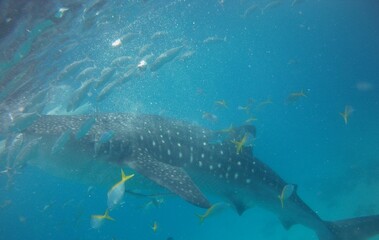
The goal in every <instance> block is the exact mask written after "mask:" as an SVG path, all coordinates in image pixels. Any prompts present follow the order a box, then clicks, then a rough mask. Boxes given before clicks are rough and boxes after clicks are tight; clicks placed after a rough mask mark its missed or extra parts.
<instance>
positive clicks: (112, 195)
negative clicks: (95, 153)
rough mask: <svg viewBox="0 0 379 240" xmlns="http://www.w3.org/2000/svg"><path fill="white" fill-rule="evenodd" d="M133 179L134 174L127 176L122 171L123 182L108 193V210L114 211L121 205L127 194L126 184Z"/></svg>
mask: <svg viewBox="0 0 379 240" xmlns="http://www.w3.org/2000/svg"><path fill="white" fill-rule="evenodd" d="M132 177H134V174H131V175H128V176H126V175H125V173H124V171H123V170H122V169H121V181H119V182H118V183H116V184H115V185H113V187H112V188H111V189H110V190H109V191H108V209H113V208H114V207H115V206H116V205H117V204H119V203H120V201H121V199H122V198H123V196H124V194H125V182H126V181H128V180H129V179H131V178H132Z"/></svg>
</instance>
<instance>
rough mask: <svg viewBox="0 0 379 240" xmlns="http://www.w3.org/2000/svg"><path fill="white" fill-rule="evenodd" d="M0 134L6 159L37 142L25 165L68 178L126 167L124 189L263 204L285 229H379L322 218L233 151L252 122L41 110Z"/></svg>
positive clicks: (323, 233)
mask: <svg viewBox="0 0 379 240" xmlns="http://www.w3.org/2000/svg"><path fill="white" fill-rule="evenodd" d="M17 129H18V130H17ZM0 133H1V134H2V135H4V133H6V135H8V136H12V135H13V136H14V135H16V138H13V139H17V141H16V140H12V138H11V137H8V139H7V144H6V146H7V149H8V156H9V155H11V156H14V155H16V154H15V152H14V149H18V150H19V149H23V147H22V146H23V145H25V146H28V143H30V142H33V143H34V144H33V148H32V149H33V150H32V151H30V153H29V154H28V163H30V164H31V165H35V166H38V167H40V168H42V169H44V170H46V171H49V172H51V173H52V174H55V175H58V176H62V177H65V178H69V179H74V180H81V181H83V182H87V183H90V184H98V185H107V184H109V183H114V182H115V181H116V179H117V176H118V175H117V174H115V173H119V170H120V168H122V169H124V170H125V173H127V174H128V173H130V174H131V173H133V174H135V175H136V176H135V177H134V178H133V181H129V182H128V184H127V191H137V192H138V191H140V192H141V191H144V192H154V191H155V192H156V191H157V189H159V191H160V190H163V191H167V192H170V193H172V194H175V195H177V196H179V197H180V198H182V199H184V200H185V201H187V202H189V203H190V204H192V205H194V206H197V207H200V208H208V209H209V208H210V207H211V206H212V203H211V202H210V201H209V197H210V196H216V197H218V198H220V199H222V201H225V202H227V203H230V205H231V206H233V208H234V209H235V210H236V212H237V213H238V214H240V215H241V214H243V213H244V212H245V211H246V210H247V209H249V208H252V207H254V206H259V207H262V208H265V209H267V210H269V211H271V212H273V213H274V214H275V215H276V216H277V217H278V218H279V219H280V221H281V223H282V225H283V226H284V228H286V229H289V228H291V226H293V225H295V224H301V225H304V226H306V227H308V228H310V229H312V230H314V231H315V232H316V234H317V235H318V237H319V239H320V240H365V239H368V238H370V237H372V236H375V235H377V234H379V215H373V216H366V217H358V218H351V219H344V220H339V221H333V222H332V221H325V220H323V219H321V218H320V217H319V216H318V215H317V214H316V213H315V212H314V211H313V210H312V209H311V208H310V207H308V205H307V204H306V203H305V202H303V201H302V200H301V198H300V197H299V196H298V194H297V192H296V189H297V185H295V184H289V183H287V182H285V181H284V180H283V179H282V178H281V177H280V176H279V175H278V174H277V173H276V172H274V171H273V170H272V169H271V168H270V167H269V166H268V165H266V164H265V163H264V162H262V161H260V160H259V159H258V158H257V157H256V156H254V154H253V151H252V150H253V149H252V147H249V146H242V150H241V151H236V145H235V143H233V141H232V140H234V142H236V141H237V140H239V139H241V138H242V137H243V136H247V134H250V135H253V136H255V128H254V127H253V126H252V125H245V126H240V127H236V128H234V129H233V131H230V133H229V134H228V136H226V137H225V136H224V135H225V134H223V133H220V131H213V130H210V129H207V128H203V127H201V126H199V125H197V124H194V123H189V122H186V121H181V120H177V119H173V118H167V117H162V116H159V115H147V114H127V113H104V114H95V115H71V116H67V115H65V116H63V115H43V116H41V115H39V116H38V117H36V118H34V119H33V121H29V122H28V124H27V126H26V125H25V124H24V125H23V126H22V128H17V126H14V125H13V126H9V128H8V130H6V129H1V130H0ZM15 141H16V142H15ZM20 141H22V142H20ZM36 142H38V143H36ZM29 145H30V144H29ZM238 147H240V148H241V146H238ZM29 148H31V147H29ZM12 149H13V151H12ZM21 151H22V150H21ZM24 152H25V151H24ZM108 186H109V185H108ZM286 189H290V190H291V191H290V192H285V190H286Z"/></svg>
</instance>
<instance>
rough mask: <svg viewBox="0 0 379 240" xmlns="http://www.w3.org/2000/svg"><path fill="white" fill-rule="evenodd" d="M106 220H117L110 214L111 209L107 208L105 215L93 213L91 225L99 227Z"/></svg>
mask: <svg viewBox="0 0 379 240" xmlns="http://www.w3.org/2000/svg"><path fill="white" fill-rule="evenodd" d="M104 220H110V221H115V220H114V219H113V218H112V217H111V216H109V210H108V209H107V210H106V211H105V213H104V215H92V216H91V227H92V228H94V229H97V228H99V227H101V225H103V221H104Z"/></svg>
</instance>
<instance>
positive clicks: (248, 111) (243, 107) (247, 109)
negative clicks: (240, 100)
mask: <svg viewBox="0 0 379 240" xmlns="http://www.w3.org/2000/svg"><path fill="white" fill-rule="evenodd" d="M250 108H251V107H250V105H247V106H238V110H240V111H244V112H245V113H246V114H249V113H250Z"/></svg>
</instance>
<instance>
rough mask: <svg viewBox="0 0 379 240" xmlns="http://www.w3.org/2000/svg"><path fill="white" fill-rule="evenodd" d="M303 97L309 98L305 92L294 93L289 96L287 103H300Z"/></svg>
mask: <svg viewBox="0 0 379 240" xmlns="http://www.w3.org/2000/svg"><path fill="white" fill-rule="evenodd" d="M301 97H307V95H306V94H305V93H304V91H303V90H301V91H300V92H293V93H291V94H290V95H289V96H288V98H287V102H288V103H294V102H296V101H298V100H299V99H300V98H301Z"/></svg>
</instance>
